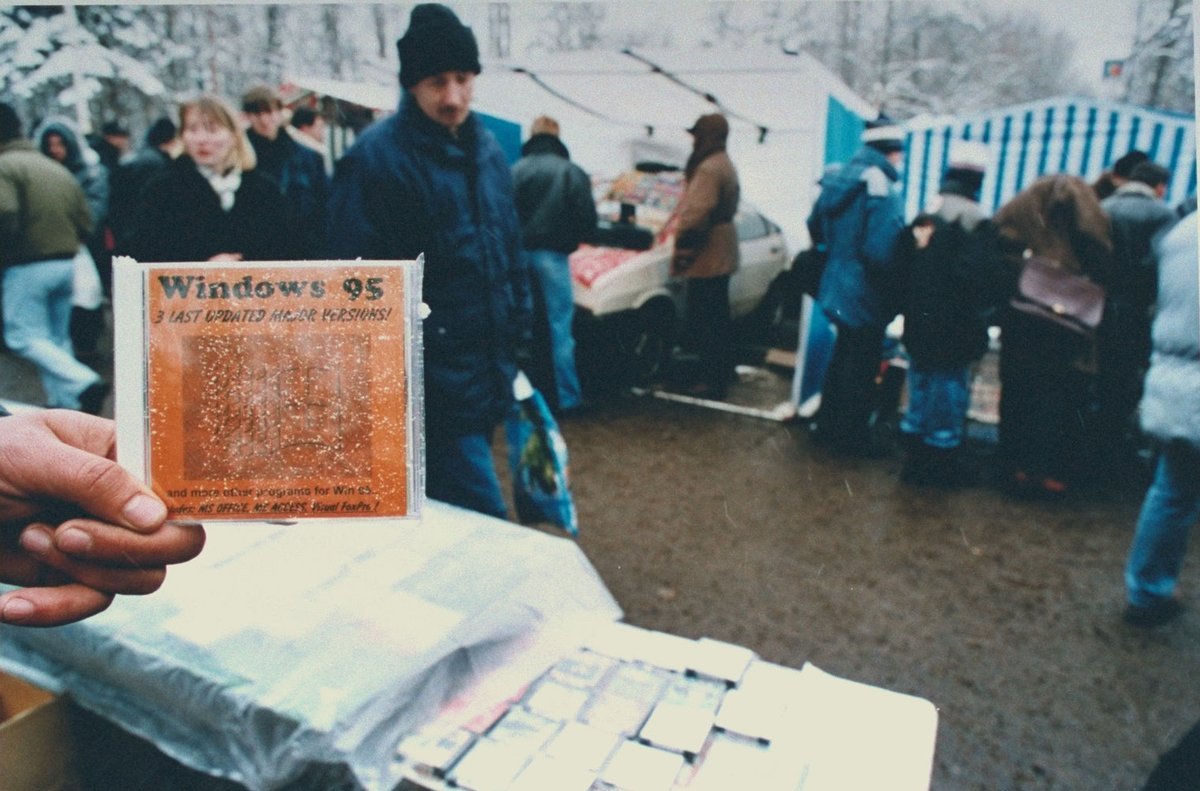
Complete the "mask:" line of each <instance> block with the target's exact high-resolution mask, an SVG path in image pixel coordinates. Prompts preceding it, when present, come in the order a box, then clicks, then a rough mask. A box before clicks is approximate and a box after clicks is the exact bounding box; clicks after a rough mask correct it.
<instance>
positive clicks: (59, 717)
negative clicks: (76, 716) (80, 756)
mask: <svg viewBox="0 0 1200 791" xmlns="http://www.w3.org/2000/svg"><path fill="white" fill-rule="evenodd" d="M67 706H68V704H67V701H66V700H64V699H62V698H59V697H57V696H55V695H52V694H51V693H49V692H47V691H45V690H43V689H39V688H38V687H35V686H33V685H32V684H27V683H25V682H24V681H21V680H20V679H18V678H14V677H13V676H9V675H6V674H4V673H0V791H66V789H77V788H80V786H79V783H78V779H77V777H76V775H75V771H74V760H73V755H72V751H71V750H70V748H69V745H70V724H69V717H68V712H67Z"/></svg>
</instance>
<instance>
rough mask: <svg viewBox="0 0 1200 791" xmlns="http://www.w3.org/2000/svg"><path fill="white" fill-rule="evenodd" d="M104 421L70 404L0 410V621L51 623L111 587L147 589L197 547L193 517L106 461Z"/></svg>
mask: <svg viewBox="0 0 1200 791" xmlns="http://www.w3.org/2000/svg"><path fill="white" fill-rule="evenodd" d="M114 455H115V433H114V425H113V422H112V421H111V420H106V419H104V418H98V417H93V416H91V415H85V414H83V413H81V412H74V411H69V410H46V411H42V412H36V413H31V414H24V415H16V416H11V417H5V418H0V582H6V583H10V584H13V585H20V586H24V587H22V588H20V589H18V590H14V591H9V592H7V593H5V594H3V595H0V623H8V624H19V625H22V626H56V625H59V624H64V623H71V622H72V621H78V620H81V619H83V618H87V617H90V616H92V615H95V614H96V613H98V612H101V611H102V610H104V609H105V608H106V607H108V605H109V604H111V603H112V600H113V596H114V595H115V594H145V593H151V592H153V591H155V590H157V589H158V588H159V586H160V585H162V582H163V579H164V578H165V577H166V566H167V565H170V564H173V563H181V562H183V561H186V560H190V559H191V558H194V557H195V556H196V555H198V554H199V553H200V550H201V549H202V548H203V546H204V528H203V527H201V526H200V525H199V524H190V523H175V522H167V521H166V517H167V509H166V506H165V505H164V504H163V503H162V501H161V500H160V499H159V498H158V497H156V496H155V495H154V494H153V493H151V492H150V491H149V490H148V489H146V487H145V486H143V485H142V484H141V483H139V482H138V481H137V480H135V479H134V478H133V477H132V476H131V475H129V473H127V472H126V471H125V470H124V469H122V468H121V467H120V466H118V465H117V464H116V462H115V461H113V458H114Z"/></svg>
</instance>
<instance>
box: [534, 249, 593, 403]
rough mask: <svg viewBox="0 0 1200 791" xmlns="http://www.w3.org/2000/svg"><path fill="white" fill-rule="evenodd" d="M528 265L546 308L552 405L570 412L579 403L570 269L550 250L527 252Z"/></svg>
mask: <svg viewBox="0 0 1200 791" xmlns="http://www.w3.org/2000/svg"><path fill="white" fill-rule="evenodd" d="M525 254H526V255H527V256H528V257H529V266H530V268H531V269H532V270H533V272H534V276H535V277H536V278H537V279H538V284H539V285H540V286H541V290H542V300H543V301H544V302H545V305H546V321H547V324H548V325H549V331H550V349H549V352H550V355H549V356H550V360H551V362H552V364H553V367H554V382H555V389H556V390H557V393H555V394H554V395H555V398H554V399H553V401H552V403H555V404H556V405H557V407H558V409H560V410H563V409H572V408H574V407H577V406H579V404H580V401H581V396H580V387H579V374H578V372H577V371H576V370H575V336H574V335H573V334H572V332H571V323H572V321H573V320H574V318H575V297H574V295H573V294H572V292H571V267H570V265H569V264H568V263H567V256H566V255H565V254H564V253H556V252H555V251H553V250H526V251H525ZM547 395H549V394H547Z"/></svg>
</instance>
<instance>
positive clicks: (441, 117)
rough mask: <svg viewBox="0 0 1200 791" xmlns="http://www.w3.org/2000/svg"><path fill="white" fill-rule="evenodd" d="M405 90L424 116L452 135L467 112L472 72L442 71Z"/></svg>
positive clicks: (469, 101) (460, 124)
mask: <svg viewBox="0 0 1200 791" xmlns="http://www.w3.org/2000/svg"><path fill="white" fill-rule="evenodd" d="M409 90H410V91H412V95H413V98H414V99H416V100H417V106H418V107H420V108H421V111H422V112H423V113H425V115H427V116H429V117H430V118H431V119H433V120H434V121H437V122H438V123H439V124H441V125H442V126H444V127H446V128H447V129H449V130H450V133H451V134H455V133H456V132H458V128H459V127H460V126H462V124H463V122H464V121H466V120H467V116H468V115H469V114H470V113H471V97H472V96H473V95H474V92H475V73H474V72H471V71H444V72H442V73H441V74H434V75H433V76H431V77H426V78H425V79H423V80H421V81H420V82H418V83H417V84H416V85H414V86H413V87H411V88H409Z"/></svg>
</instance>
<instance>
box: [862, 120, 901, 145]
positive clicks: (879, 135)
mask: <svg viewBox="0 0 1200 791" xmlns="http://www.w3.org/2000/svg"><path fill="white" fill-rule="evenodd" d="M862 141H863V143H864V144H865V145H868V146H870V147H871V148H873V149H875V150H876V151H878V152H879V153H881V154H892V153H895V152H897V151H903V150H904V130H903V129H901V128H900V127H898V126H896V125H895V124H893V123H892V122H891V121H890V120H888V119H887V118H884V117H882V116H881V117H880V119H879V120H878V121H872V122H870V123H868V124H867V128H866V129H864V130H863V133H862Z"/></svg>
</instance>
